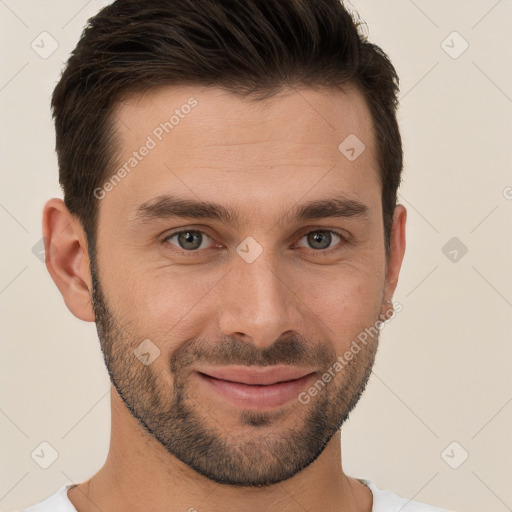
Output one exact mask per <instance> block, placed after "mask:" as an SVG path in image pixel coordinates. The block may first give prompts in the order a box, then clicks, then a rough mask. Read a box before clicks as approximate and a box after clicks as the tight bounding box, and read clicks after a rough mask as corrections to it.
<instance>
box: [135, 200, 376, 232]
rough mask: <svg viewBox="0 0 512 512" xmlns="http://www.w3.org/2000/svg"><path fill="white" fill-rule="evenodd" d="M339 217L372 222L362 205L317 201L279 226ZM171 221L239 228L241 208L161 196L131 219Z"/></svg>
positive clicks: (296, 210)
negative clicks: (206, 221) (201, 221)
mask: <svg viewBox="0 0 512 512" xmlns="http://www.w3.org/2000/svg"><path fill="white" fill-rule="evenodd" d="M336 217H342V218H350V217H355V218H360V219H365V220H368V217H369V208H368V207H367V206H366V205H365V204H364V203H362V202H360V201H357V200H354V199H349V198H344V197H331V198H326V199H316V200H313V201H309V202H307V203H303V204H296V205H294V206H293V207H292V208H291V209H290V210H289V211H288V212H287V213H286V214H285V215H284V216H283V217H282V218H281V219H280V220H279V221H278V223H277V224H278V225H282V224H285V223H287V222H293V221H296V222H301V221H305V220H314V219H323V218H336ZM168 218H191V219H209V220H216V221H219V222H222V223H225V224H232V225H236V226H239V225H240V219H241V214H240V210H239V209H238V208H235V209H234V210H230V209H228V208H226V207H225V206H223V205H221V204H219V203H215V202H204V201H196V200H194V199H187V198H182V197H177V196H173V195H161V196H158V197H156V198H153V199H150V200H148V201H145V202H144V203H142V204H141V205H140V206H139V207H138V208H136V210H135V211H134V212H133V214H132V215H131V219H132V220H134V221H135V222H142V223H145V222H150V221H153V220H158V219H168Z"/></svg>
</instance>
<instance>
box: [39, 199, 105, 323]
mask: <svg viewBox="0 0 512 512" xmlns="http://www.w3.org/2000/svg"><path fill="white" fill-rule="evenodd" d="M43 240H44V244H45V263H46V268H47V269H48V272H49V273H50V275H51V277H52V279H53V281H54V283H55V284H56V285H57V288H58V289H59V291H60V293H61V294H62V297H63V299H64V302H65V303H66V306H67V307H68V309H69V310H70V311H71V313H73V315H75V316H76V317H77V318H80V319H81V320H84V321H86V322H94V320H95V315H94V309H93V306H92V299H91V291H92V287H91V275H90V269H89V256H88V253H87V239H86V236H85V233H84V231H83V228H82V225H81V223H80V222H79V220H78V219H77V218H76V217H75V216H74V215H72V214H71V213H70V212H69V210H68V209H67V207H66V205H65V204H64V201H62V199H58V198H53V199H50V200H49V201H47V203H46V204H45V206H44V210H43Z"/></svg>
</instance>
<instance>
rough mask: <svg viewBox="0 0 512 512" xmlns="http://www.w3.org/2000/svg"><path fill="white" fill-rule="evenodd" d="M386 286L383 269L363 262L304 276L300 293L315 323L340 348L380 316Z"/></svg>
mask: <svg viewBox="0 0 512 512" xmlns="http://www.w3.org/2000/svg"><path fill="white" fill-rule="evenodd" d="M331 270H332V269H331ZM383 289H384V271H383V268H380V267H379V266H378V265H371V264H369V263H368V264H365V262H363V261H361V262H360V263H359V264H358V265H350V266H349V265H347V266H344V267H340V268H339V269H338V270H337V271H336V272H329V273H328V274H326V275H323V276H322V275H320V274H316V275H315V276H310V277H309V278H307V279H304V280H303V284H302V286H301V292H300V296H301V297H304V298H305V302H306V303H307V305H308V308H307V311H308V312H309V313H308V314H310V315H311V321H312V322H313V324H314V325H316V326H317V328H319V329H321V330H322V331H323V332H324V334H325V336H327V339H331V340H333V343H334V344H336V345H337V348H340V347H342V346H345V345H346V344H350V341H351V340H352V339H353V338H355V337H356V336H357V335H358V334H359V333H361V332H363V331H364V330H365V328H367V327H369V326H371V325H373V324H374V323H375V321H376V320H377V319H378V315H379V313H380V308H381V300H382V293H383Z"/></svg>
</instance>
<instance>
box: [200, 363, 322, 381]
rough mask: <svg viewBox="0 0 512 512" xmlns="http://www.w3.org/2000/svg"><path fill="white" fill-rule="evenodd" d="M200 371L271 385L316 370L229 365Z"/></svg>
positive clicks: (215, 375) (213, 375) (232, 379)
mask: <svg viewBox="0 0 512 512" xmlns="http://www.w3.org/2000/svg"><path fill="white" fill-rule="evenodd" d="M198 371H199V372H200V373H203V374H206V375H208V376H210V377H214V378H216V379H220V380H226V381H229V382H238V383H241V384H251V385H255V384H260V385H269V384H276V383H278V382H285V381H289V380H296V379H300V378H301V377H304V376H305V375H308V374H310V373H313V372H314V370H308V369H305V368H297V367H293V366H284V365H281V366H273V367H271V368H255V367H248V366H228V367H221V368H205V369H203V368H201V369H200V370H198Z"/></svg>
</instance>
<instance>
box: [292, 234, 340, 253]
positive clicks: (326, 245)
mask: <svg viewBox="0 0 512 512" xmlns="http://www.w3.org/2000/svg"><path fill="white" fill-rule="evenodd" d="M304 238H305V239H306V243H307V244H308V248H310V249H313V250H315V251H322V250H324V249H332V248H333V247H335V246H331V242H333V241H335V240H336V239H339V240H340V241H341V242H346V238H345V237H344V236H343V235H342V234H341V233H339V232H337V231H333V230H332V229H317V230H315V231H309V232H308V233H306V234H305V235H304V236H303V237H302V238H301V240H302V239H304ZM338 244H339V242H338ZM338 244H336V245H338ZM302 247H304V246H302Z"/></svg>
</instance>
